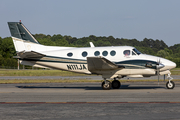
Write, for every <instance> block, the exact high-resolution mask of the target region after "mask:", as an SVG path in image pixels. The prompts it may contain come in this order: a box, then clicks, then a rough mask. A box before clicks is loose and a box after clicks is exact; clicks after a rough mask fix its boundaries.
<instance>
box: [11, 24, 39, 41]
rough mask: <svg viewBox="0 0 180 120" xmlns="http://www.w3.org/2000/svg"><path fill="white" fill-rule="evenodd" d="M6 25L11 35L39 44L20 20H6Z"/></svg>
mask: <svg viewBox="0 0 180 120" xmlns="http://www.w3.org/2000/svg"><path fill="white" fill-rule="evenodd" d="M8 26H9V29H10V32H11V36H12V37H15V38H19V39H22V40H25V41H29V42H33V43H37V44H39V43H38V41H37V40H36V39H35V38H34V37H33V36H32V35H31V33H30V32H29V31H28V29H27V28H26V27H25V26H24V25H23V24H22V23H21V22H8Z"/></svg>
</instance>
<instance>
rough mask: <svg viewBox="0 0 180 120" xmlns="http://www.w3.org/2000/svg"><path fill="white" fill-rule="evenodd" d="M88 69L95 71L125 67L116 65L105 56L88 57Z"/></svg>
mask: <svg viewBox="0 0 180 120" xmlns="http://www.w3.org/2000/svg"><path fill="white" fill-rule="evenodd" d="M87 63H88V70H89V71H90V72H92V73H93V72H94V71H108V70H116V69H122V68H125V67H124V66H120V65H116V64H115V63H113V62H111V61H109V60H108V59H106V58H104V57H87Z"/></svg>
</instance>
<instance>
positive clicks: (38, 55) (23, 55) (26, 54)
mask: <svg viewBox="0 0 180 120" xmlns="http://www.w3.org/2000/svg"><path fill="white" fill-rule="evenodd" d="M44 56H46V55H43V54H41V53H38V52H35V51H21V52H18V53H17V56H15V57H14V58H22V59H24V58H42V57H44Z"/></svg>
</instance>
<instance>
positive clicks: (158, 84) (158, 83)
mask: <svg viewBox="0 0 180 120" xmlns="http://www.w3.org/2000/svg"><path fill="white" fill-rule="evenodd" d="M157 74H158V86H159V70H158V72H157Z"/></svg>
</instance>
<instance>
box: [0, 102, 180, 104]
mask: <svg viewBox="0 0 180 120" xmlns="http://www.w3.org/2000/svg"><path fill="white" fill-rule="evenodd" d="M114 103H118V104H127V103H130V104H134V103H135V104H136V103H140V104H144V103H147V104H155V103H156V104H166V103H179V104H180V102H0V104H114Z"/></svg>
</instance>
